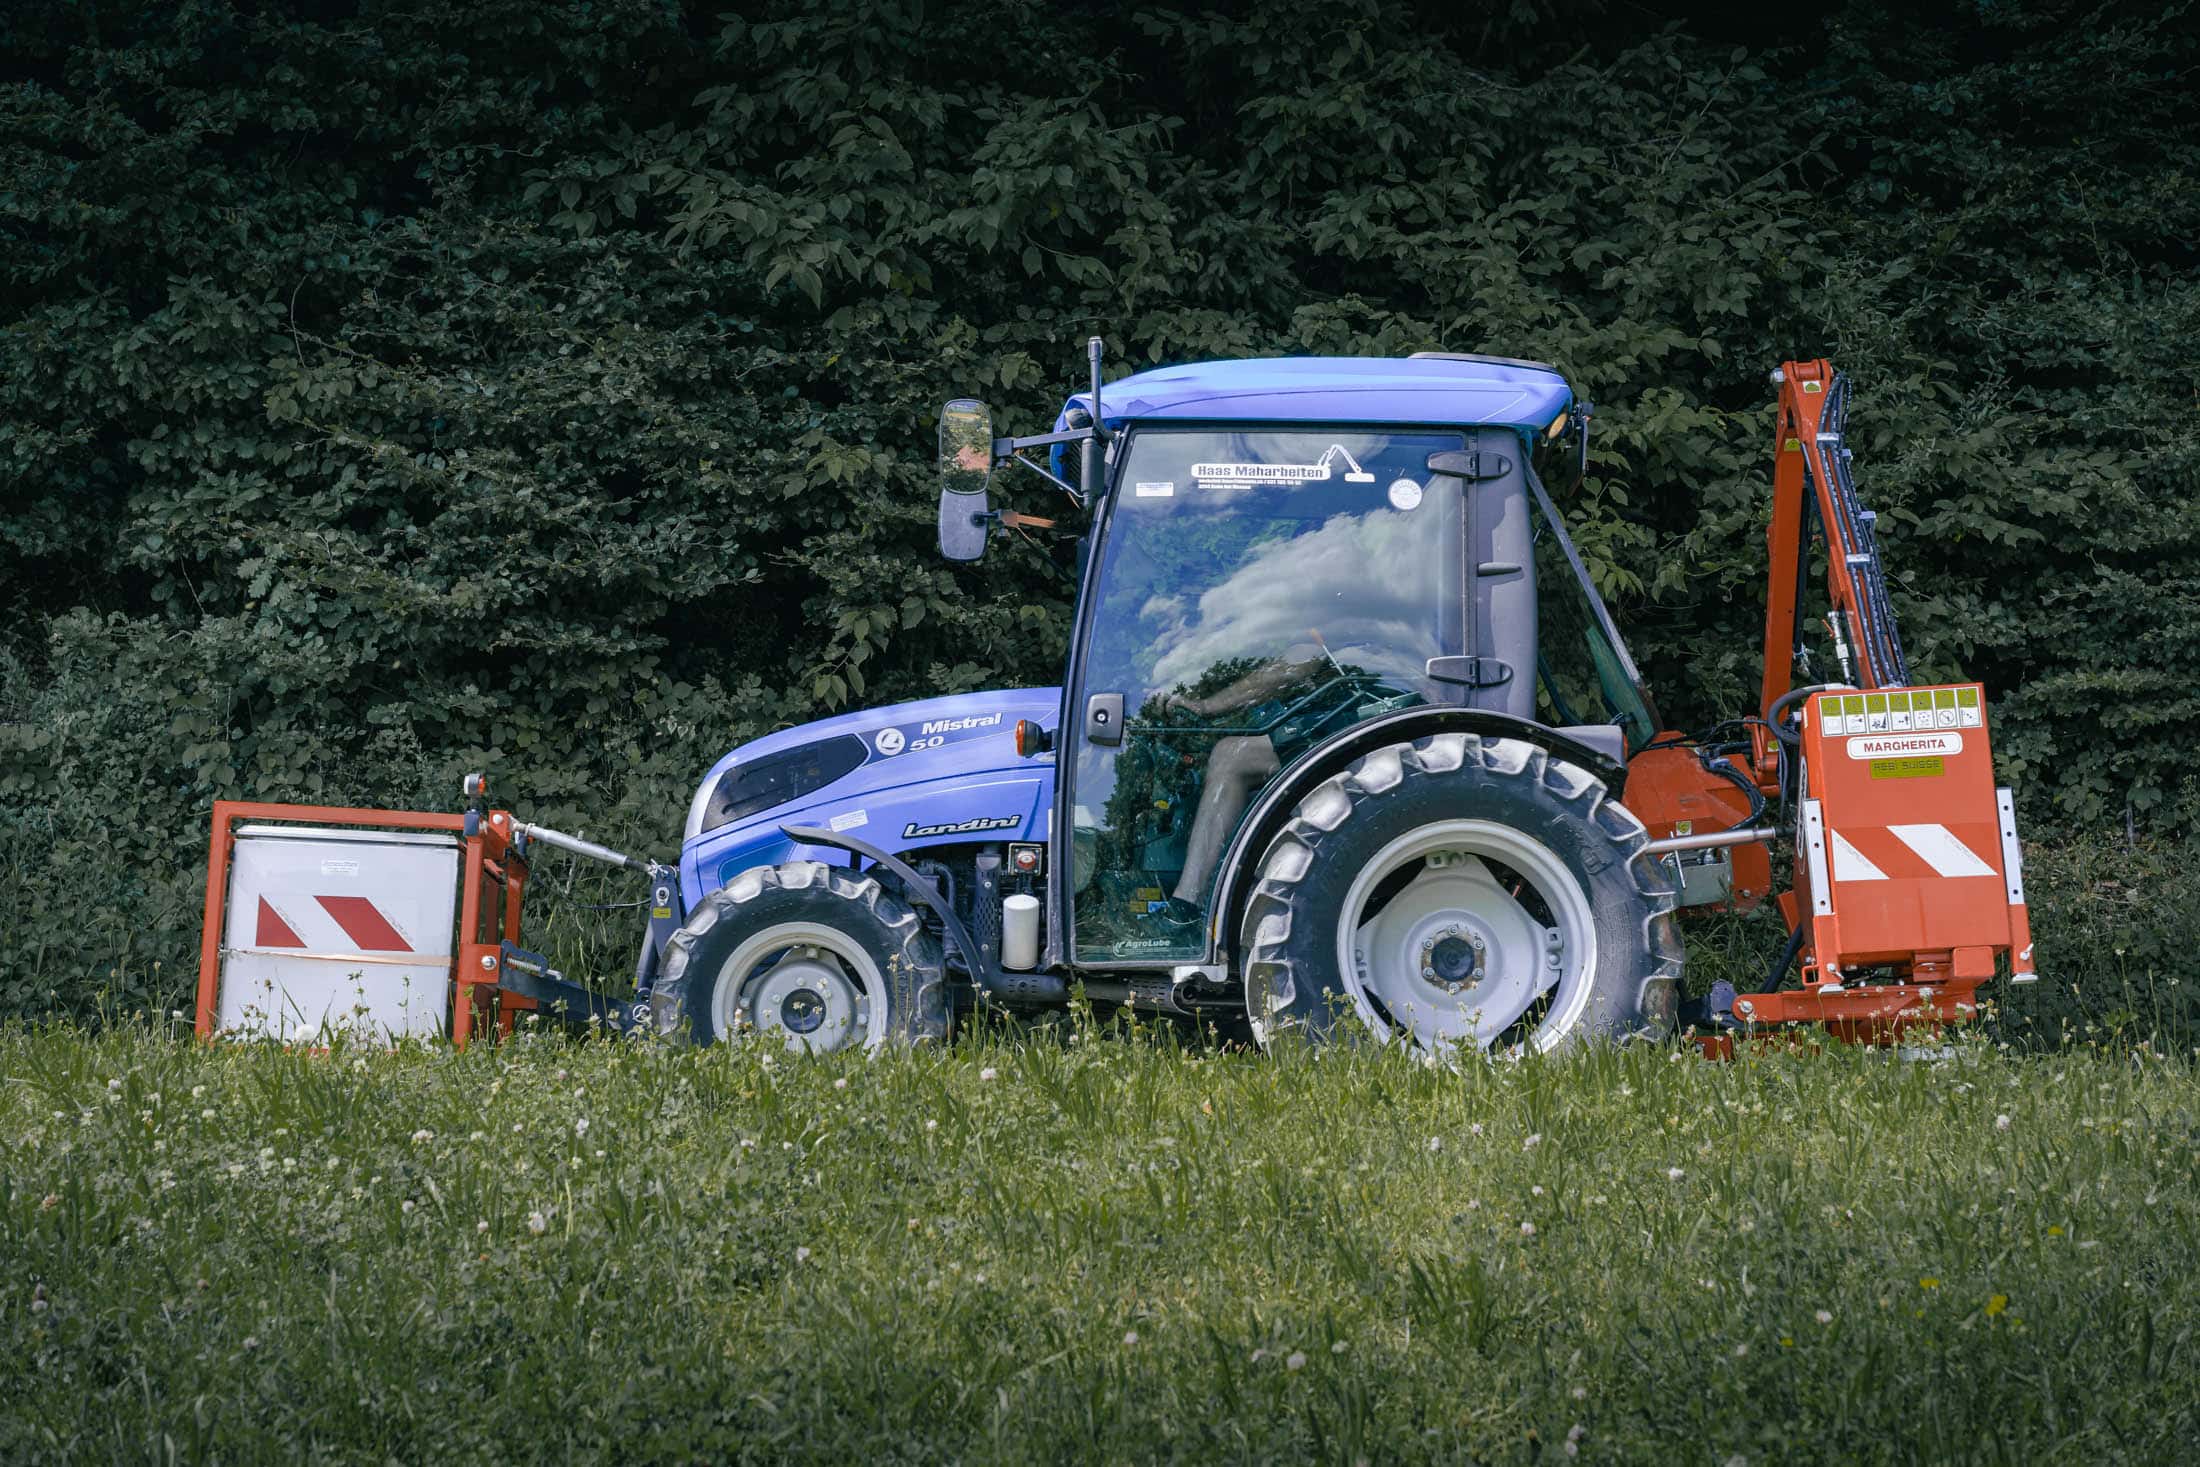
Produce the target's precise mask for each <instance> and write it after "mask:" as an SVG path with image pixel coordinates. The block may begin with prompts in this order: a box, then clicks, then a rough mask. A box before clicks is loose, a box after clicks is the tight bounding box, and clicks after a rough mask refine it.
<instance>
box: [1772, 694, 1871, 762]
mask: <svg viewBox="0 0 2200 1467" xmlns="http://www.w3.org/2000/svg"><path fill="white" fill-rule="evenodd" d="M1855 691H1856V689H1855V688H1853V687H1851V686H1850V685H1849V684H1847V683H1806V684H1804V685H1803V686H1802V687H1799V688H1789V689H1788V690H1787V691H1786V692H1784V693H1782V694H1781V695H1780V696H1779V697H1777V698H1774V699H1773V700H1772V706H1771V707H1769V708H1767V709H1766V710H1765V726H1766V727H1767V728H1769V729H1771V730H1772V736H1773V737H1774V738H1776V739H1778V740H1779V741H1780V742H1781V743H1783V744H1786V745H1787V746H1788V747H1789V748H1791V749H1792V748H1795V747H1796V746H1797V745H1798V744H1800V743H1801V742H1802V739H1801V735H1799V734H1792V733H1789V732H1788V731H1787V726H1786V720H1785V716H1784V715H1785V714H1786V713H1787V710H1788V708H1789V707H1790V706H1792V705H1793V704H1796V703H1800V702H1802V701H1803V700H1804V699H1805V698H1808V697H1809V696H1811V694H1813V693H1853V692H1855Z"/></svg>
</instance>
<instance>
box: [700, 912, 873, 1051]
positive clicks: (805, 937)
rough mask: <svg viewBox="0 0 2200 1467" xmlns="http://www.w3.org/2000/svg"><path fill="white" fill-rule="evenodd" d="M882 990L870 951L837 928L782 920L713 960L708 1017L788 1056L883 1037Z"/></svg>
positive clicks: (868, 1045) (725, 1031)
mask: <svg viewBox="0 0 2200 1467" xmlns="http://www.w3.org/2000/svg"><path fill="white" fill-rule="evenodd" d="M885 993H886V988H885V984H884V982H883V980H882V979H881V978H880V975H879V970H878V964H877V963H875V962H873V961H872V960H871V955H870V954H869V953H867V952H865V951H864V950H863V948H862V947H861V946H860V945H859V944H857V943H856V942H855V940H854V939H852V938H850V937H849V936H848V935H847V934H846V933H845V932H842V931H840V930H839V929H837V928H833V927H827V926H826V925H824V924H823V923H820V922H782V923H779V924H778V925H776V926H773V927H766V928H764V929H763V930H762V931H760V932H753V933H751V934H749V936H748V937H746V938H744V939H742V941H741V943H740V945H739V946H737V947H736V948H734V950H733V951H732V952H731V953H729V954H727V956H726V960H725V962H723V963H721V964H719V967H718V977H717V979H716V980H715V981H714V982H713V984H712V985H711V993H710V1018H711V1024H712V1027H713V1028H714V1029H716V1031H717V1032H718V1033H719V1034H721V1035H725V1036H727V1037H729V1038H730V1037H732V1036H734V1035H737V1034H741V1033H752V1034H755V1035H756V1036H758V1037H759V1038H761V1039H763V1040H765V1041H766V1042H772V1041H775V1040H776V1041H778V1042H780V1043H782V1044H784V1046H785V1047H786V1048H787V1049H788V1050H789V1051H790V1052H791V1053H795V1054H822V1053H826V1052H828V1051H831V1050H835V1049H845V1048H847V1047H848V1046H849V1045H851V1044H856V1045H861V1046H862V1047H863V1048H865V1049H876V1048H878V1047H879V1046H880V1045H881V1044H883V1043H885V1042H886V1003H885Z"/></svg>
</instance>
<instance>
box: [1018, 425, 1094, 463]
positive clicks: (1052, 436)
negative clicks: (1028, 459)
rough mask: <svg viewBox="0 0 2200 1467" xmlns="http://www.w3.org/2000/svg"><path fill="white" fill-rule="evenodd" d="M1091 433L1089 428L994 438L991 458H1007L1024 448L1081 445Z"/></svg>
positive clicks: (1091, 430)
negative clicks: (1026, 436)
mask: <svg viewBox="0 0 2200 1467" xmlns="http://www.w3.org/2000/svg"><path fill="white" fill-rule="evenodd" d="M1093 432H1094V430H1093V429H1091V428H1065V429H1063V430H1062V431H1061V432H1059V433H1040V434H1038V435H1036V436H1034V437H1031V438H996V439H994V440H993V456H994V457H995V458H1008V457H1010V456H1011V455H1013V454H1015V453H1018V452H1020V451H1021V450H1023V449H1026V448H1048V447H1051V446H1053V445H1054V444H1057V443H1082V442H1084V441H1085V440H1086V439H1087V438H1090V437H1091V436H1092V435H1093Z"/></svg>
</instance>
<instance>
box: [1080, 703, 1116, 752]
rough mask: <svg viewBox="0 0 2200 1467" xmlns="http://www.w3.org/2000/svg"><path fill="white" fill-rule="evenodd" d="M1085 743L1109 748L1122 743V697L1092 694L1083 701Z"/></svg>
mask: <svg viewBox="0 0 2200 1467" xmlns="http://www.w3.org/2000/svg"><path fill="white" fill-rule="evenodd" d="M1085 742H1087V743H1090V744H1105V745H1107V746H1108V747H1110V748H1113V747H1114V746H1115V745H1117V744H1120V743H1122V742H1123V695H1122V694H1121V693H1094V694H1093V695H1092V696H1091V697H1089V698H1087V699H1086V700H1085Z"/></svg>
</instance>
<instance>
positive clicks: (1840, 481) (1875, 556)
mask: <svg viewBox="0 0 2200 1467" xmlns="http://www.w3.org/2000/svg"><path fill="white" fill-rule="evenodd" d="M1772 381H1773V385H1774V386H1775V387H1777V388H1778V389H1779V393H1780V410H1779V420H1778V427H1777V432H1776V436H1775V443H1774V460H1773V474H1772V522H1771V524H1770V526H1769V527H1768V528H1767V530H1766V545H1767V549H1768V551H1769V552H1770V555H1769V558H1770V566H1769V568H1768V569H1769V580H1768V584H1767V588H1766V595H1765V635H1764V682H1763V686H1762V689H1761V693H1760V697H1759V700H1758V705H1757V706H1758V708H1759V709H1760V710H1765V709H1769V708H1771V706H1772V705H1773V704H1774V703H1775V702H1777V701H1778V700H1779V699H1780V698H1781V697H1782V696H1784V695H1785V694H1786V693H1787V692H1788V690H1789V689H1790V688H1792V687H1793V686H1794V679H1795V662H1796V654H1797V652H1798V651H1799V650H1800V649H1801V647H1802V640H1803V593H1804V589H1805V587H1806V586H1807V585H1808V583H1809V574H1810V565H1809V554H1810V535H1811V525H1812V523H1813V521H1814V520H1815V522H1816V523H1817V524H1818V525H1820V526H1822V527H1823V528H1824V531H1825V536H1826V595H1827V599H1828V600H1829V601H1830V602H1831V604H1832V609H1833V621H1832V631H1833V636H1834V647H1835V651H1836V655H1837V656H1838V657H1839V659H1840V662H1841V676H1842V680H1843V681H1844V682H1847V683H1851V684H1853V685H1855V686H1856V687H1858V688H1861V689H1866V690H1870V689H1875V688H1887V687H1901V686H1904V685H1906V684H1907V683H1908V682H1909V680H1910V669H1909V662H1908V660H1907V659H1906V658H1905V657H1904V655H1903V652H1902V637H1901V633H1900V630H1899V629H1898V628H1897V626H1896V624H1895V616H1894V608H1893V605H1892V603H1891V601H1890V599H1889V597H1888V595H1887V578H1886V570H1885V567H1884V565H1883V563H1882V562H1881V560H1880V555H1879V541H1878V536H1877V535H1876V534H1875V532H1874V525H1875V523H1876V522H1877V519H1878V516H1877V515H1875V514H1874V513H1873V512H1872V511H1871V510H1868V509H1866V508H1865V507H1864V505H1863V502H1862V500H1860V499H1859V498H1858V497H1857V493H1856V484H1855V480H1854V478H1853V476H1852V475H1851V473H1850V469H1849V464H1850V459H1851V457H1852V455H1851V453H1850V450H1849V447H1848V442H1847V423H1848V403H1849V380H1848V378H1847V377H1846V376H1844V375H1842V374H1841V373H1839V372H1836V371H1835V370H1834V369H1833V364H1832V363H1831V362H1828V361H1826V360H1824V359H1823V358H1821V359H1819V360H1817V361H1810V362H1788V363H1785V364H1783V365H1782V366H1781V367H1780V368H1779V369H1778V370H1776V371H1775V372H1773V374H1772ZM1753 743H1754V749H1753V753H1754V756H1755V763H1756V766H1757V773H1758V775H1759V777H1760V779H1763V778H1765V777H1767V776H1768V775H1770V773H1771V772H1772V771H1773V770H1774V769H1775V768H1776V767H1777V764H1778V755H1777V752H1776V749H1775V747H1774V738H1773V735H1772V733H1771V732H1770V731H1769V730H1766V729H1762V728H1760V729H1757V730H1755V731H1754V733H1753Z"/></svg>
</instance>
